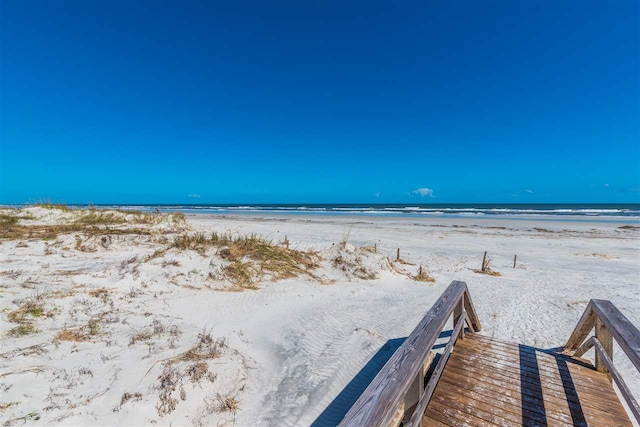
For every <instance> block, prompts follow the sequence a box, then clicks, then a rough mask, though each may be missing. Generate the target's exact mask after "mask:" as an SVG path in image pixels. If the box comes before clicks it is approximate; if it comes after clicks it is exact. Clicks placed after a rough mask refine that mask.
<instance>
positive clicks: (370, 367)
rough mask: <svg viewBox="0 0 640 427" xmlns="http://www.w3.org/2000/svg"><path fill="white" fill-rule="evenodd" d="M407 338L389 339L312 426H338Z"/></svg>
mask: <svg viewBox="0 0 640 427" xmlns="http://www.w3.org/2000/svg"><path fill="white" fill-rule="evenodd" d="M404 340H405V338H395V339H392V340H389V341H387V342H386V343H385V344H384V345H383V346H382V348H380V350H378V352H377V353H376V354H375V355H374V356H373V357H372V358H371V359H370V360H369V362H367V364H366V365H364V367H363V368H362V369H361V370H360V372H358V373H357V374H356V376H355V377H353V379H352V380H351V381H350V382H349V384H347V386H346V387H345V388H344V389H343V390H342V391H341V392H340V394H338V395H337V396H336V398H335V399H333V402H331V403H330V404H329V406H327V407H326V409H325V410H324V411H322V413H321V414H320V415H319V416H318V418H316V420H315V421H314V422H313V424H311V426H312V427H325V426H337V425H338V424H339V423H340V421H342V419H343V418H344V416H345V415H346V414H347V412H348V411H349V409H351V407H352V406H353V404H354V403H356V400H358V398H359V397H360V395H361V394H362V392H363V391H364V390H365V389H366V388H367V386H369V384H370V383H371V381H373V379H374V378H375V377H376V375H378V372H380V369H382V367H383V366H384V364H385V363H387V361H388V360H389V359H390V358H391V356H392V355H393V353H395V351H396V350H397V349H398V347H400V346H401V345H402V343H403V342H404Z"/></svg>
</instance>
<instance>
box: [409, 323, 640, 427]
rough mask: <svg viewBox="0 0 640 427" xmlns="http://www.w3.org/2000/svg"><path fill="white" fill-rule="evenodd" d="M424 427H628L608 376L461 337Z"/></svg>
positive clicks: (565, 360)
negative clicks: (495, 426)
mask: <svg viewBox="0 0 640 427" xmlns="http://www.w3.org/2000/svg"><path fill="white" fill-rule="evenodd" d="M422 425H423V426H443V425H445V426H451V427H458V426H485V425H486V426H494V425H498V426H606V427H612V426H632V424H631V421H630V420H629V417H628V415H627V413H626V411H625V409H624V408H623V406H622V404H621V403H620V400H619V399H618V396H617V395H616V393H615V391H614V390H613V387H612V386H611V383H610V382H609V379H608V377H607V375H606V374H604V373H601V372H597V371H596V370H595V368H594V367H593V366H592V365H591V364H590V363H588V362H586V361H583V360H577V359H573V358H571V357H568V356H565V355H562V354H557V353H551V352H549V351H544V350H541V349H537V348H534V347H530V346H526V345H519V344H513V343H509V342H504V341H500V340H496V339H494V338H488V337H484V336H482V335H479V334H467V335H465V337H464V339H461V340H458V342H457V343H456V345H455V347H454V350H453V352H452V354H451V356H450V358H449V360H448V362H447V364H446V366H445V369H444V372H443V373H442V376H441V378H440V381H439V382H438V385H437V386H436V389H435V392H434V394H433V397H432V398H431V400H430V402H429V405H428V406H427V410H426V411H425V413H424V416H423V419H422Z"/></svg>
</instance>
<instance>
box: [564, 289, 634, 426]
mask: <svg viewBox="0 0 640 427" xmlns="http://www.w3.org/2000/svg"><path fill="white" fill-rule="evenodd" d="M594 328H595V335H593V336H591V337H590V338H588V339H587V337H588V336H589V334H590V332H591V330H592V329H594ZM614 339H615V341H616V342H617V343H618V345H619V346H620V348H622V350H623V351H624V353H625V354H626V355H627V357H628V358H629V360H631V363H633V365H634V366H635V367H636V369H638V371H640V332H639V331H638V328H636V327H635V326H633V324H632V323H631V322H630V321H629V319H627V318H626V317H625V316H624V314H622V313H621V312H620V310H618V309H617V308H616V306H614V305H613V304H612V303H611V301H604V300H597V299H592V300H591V301H589V305H588V306H587V308H586V310H585V311H584V313H583V314H582V317H581V318H580V321H579V322H578V325H577V326H576V328H575V329H574V331H573V333H572V334H571V337H569V340H568V341H567V343H566V344H565V346H564V351H565V353H568V354H571V355H572V356H574V357H580V356H582V355H583V354H585V353H586V352H587V351H589V350H590V349H591V348H592V347H593V348H594V349H595V354H596V360H595V362H596V369H597V370H598V371H600V372H606V373H607V374H608V375H609V380H610V381H611V379H613V381H614V382H615V383H616V385H617V386H618V389H619V390H620V394H622V397H624V399H625V401H626V402H627V404H628V405H629V409H630V410H631V412H632V413H633V416H634V417H635V418H636V420H638V422H640V406H639V405H638V402H637V401H636V400H635V399H634V397H633V396H632V394H631V391H630V390H629V388H628V387H627V385H626V384H625V382H624V381H623V380H622V377H621V376H620V373H619V372H618V371H617V370H616V368H615V366H614V365H613V340H614Z"/></svg>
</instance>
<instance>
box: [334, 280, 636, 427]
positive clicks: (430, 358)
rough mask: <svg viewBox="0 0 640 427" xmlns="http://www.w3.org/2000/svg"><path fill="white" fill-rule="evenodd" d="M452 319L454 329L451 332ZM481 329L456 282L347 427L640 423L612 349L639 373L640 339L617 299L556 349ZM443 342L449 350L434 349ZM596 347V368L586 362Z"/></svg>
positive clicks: (616, 426)
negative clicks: (502, 338) (507, 339)
mask: <svg viewBox="0 0 640 427" xmlns="http://www.w3.org/2000/svg"><path fill="white" fill-rule="evenodd" d="M450 321H453V329H452V330H450V331H445V327H446V325H447V324H448V323H449V322H450ZM480 330H481V325H480V320H479V319H478V315H477V312H476V309H475V307H474V305H473V302H472V301H471V297H470V295H469V290H468V288H467V285H466V283H464V282H458V281H454V282H452V283H451V285H449V287H448V288H447V289H446V290H445V291H444V292H443V293H442V295H441V296H440V298H438V300H437V301H436V302H435V303H434V304H433V306H432V307H431V309H429V311H428V312H427V313H426V314H425V316H424V317H423V318H422V320H421V321H420V323H418V325H417V326H416V328H415V329H414V330H413V332H412V333H411V334H410V335H409V336H408V337H407V338H406V339H405V340H404V342H403V343H402V345H401V346H400V347H399V348H398V350H396V352H395V353H394V354H393V355H392V356H391V358H390V359H389V360H388V361H387V363H386V364H385V365H384V367H383V368H382V369H381V370H380V372H379V373H378V375H376V377H375V378H374V379H373V381H372V382H371V383H370V384H369V386H368V387H367V388H366V389H365V390H364V392H363V393H362V395H360V397H359V398H358V400H357V401H356V402H355V403H354V404H353V406H352V407H351V409H350V410H349V412H347V414H346V415H345V417H344V418H343V420H342V422H341V423H340V427H399V426H403V427H418V426H449V427H463V426H469V427H475V426H503V427H504V426H527V427H533V426H540V427H547V426H573V427H579V426H602V427H627V426H632V424H631V421H630V419H629V414H631V415H633V417H634V418H635V419H636V420H637V421H638V423H640V404H639V403H638V401H637V400H636V399H635V398H634V396H633V395H632V393H631V390H630V389H629V387H628V386H627V385H626V383H625V382H624V380H623V378H622V376H621V375H620V372H618V370H617V369H616V367H615V365H614V363H613V346H614V343H615V344H616V345H617V346H618V347H619V348H620V349H621V350H622V352H623V353H624V354H625V356H626V357H627V358H628V359H629V360H630V361H631V363H632V364H633V365H634V366H635V367H636V369H638V371H640V331H639V330H638V328H636V327H635V326H634V325H633V324H632V323H631V322H630V321H629V319H627V318H626V317H625V316H624V314H622V313H621V312H620V310H618V309H617V308H616V307H615V305H613V303H611V302H610V301H604V300H597V299H593V300H591V301H589V304H588V305H587V307H586V309H585V311H584V313H583V314H582V317H581V318H580V320H579V321H578V323H577V325H576V327H575V329H574V330H573V332H572V333H571V336H570V337H569V339H568V341H567V342H566V343H565V344H564V346H563V347H562V348H558V349H555V350H542V349H538V348H534V347H531V346H527V345H522V344H514V343H509V342H505V341H500V340H497V339H494V338H489V337H485V336H482V335H480V334H479V333H478V332H480ZM592 331H593V335H591V334H592ZM446 337H449V338H448V342H447V344H446V346H445V347H444V348H442V345H441V344H439V345H438V346H435V344H436V341H437V340H438V339H439V338H446ZM592 349H593V350H594V353H595V357H594V361H595V364H591V362H590V361H588V360H585V359H582V356H583V355H584V354H585V353H586V352H588V351H589V350H592ZM436 350H437V351H438V352H440V353H439V355H438V356H436V355H435V351H436ZM556 350H557V351H556ZM612 383H615V385H616V387H617V391H618V392H619V395H620V396H621V397H622V398H624V400H625V401H626V403H627V408H626V409H627V410H628V411H629V412H626V410H625V408H624V407H623V406H622V404H621V403H620V399H619V397H618V394H617V393H616V392H615V391H614V389H613V386H612Z"/></svg>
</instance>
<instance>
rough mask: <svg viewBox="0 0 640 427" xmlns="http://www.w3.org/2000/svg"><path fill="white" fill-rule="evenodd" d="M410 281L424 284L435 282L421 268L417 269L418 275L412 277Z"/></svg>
mask: <svg viewBox="0 0 640 427" xmlns="http://www.w3.org/2000/svg"><path fill="white" fill-rule="evenodd" d="M412 279H413V280H417V281H418V282H426V283H433V282H435V281H436V279H434V278H433V277H431V276H429V273H427V270H426V269H424V268H422V266H420V268H418V273H417V274H416V275H415V276H413V277H412Z"/></svg>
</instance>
